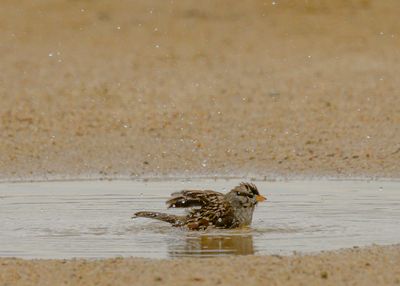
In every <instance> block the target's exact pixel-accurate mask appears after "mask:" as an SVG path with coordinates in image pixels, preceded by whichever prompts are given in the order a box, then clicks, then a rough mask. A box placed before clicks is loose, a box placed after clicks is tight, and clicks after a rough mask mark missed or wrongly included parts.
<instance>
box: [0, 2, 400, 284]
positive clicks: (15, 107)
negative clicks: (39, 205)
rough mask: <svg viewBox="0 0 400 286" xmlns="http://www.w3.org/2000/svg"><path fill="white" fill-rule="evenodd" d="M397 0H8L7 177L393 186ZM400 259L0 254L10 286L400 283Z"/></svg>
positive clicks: (398, 106)
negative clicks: (324, 178) (384, 180)
mask: <svg viewBox="0 0 400 286" xmlns="http://www.w3.org/2000/svg"><path fill="white" fill-rule="evenodd" d="M399 8H400V2H398V1H395V0H386V1H372V0H371V1H369V0H351V1H350V0H349V1H345V0H335V1H316V0H315V1H314V0H309V1H279V0H278V1H274V2H273V1H249V0H245V1H238V2H235V3H234V4H232V2H231V1H211V0H209V1H201V2H199V1H183V2H179V3H178V1H154V0H152V1H125V0H122V1H113V2H111V1H84V0H79V1H77V0H55V1H50V0H48V1H46V0H38V1H28V0H23V1H18V3H16V2H15V1H10V0H6V1H2V4H1V9H0V71H1V72H0V102H1V104H0V179H2V180H30V179H36V178H50V179H51V178H60V177H72V178H77V177H85V176H91V177H98V178H104V177H116V176H125V177H132V178H137V177H142V176H148V175H157V176H165V175H176V174H178V175H180V176H191V175H194V174H195V175H214V174H218V175H241V176H246V175H249V174H255V175H258V176H267V177H269V176H274V175H283V176H293V175H301V176H310V175H317V176H321V175H329V176H368V177H371V176H372V177H395V178H398V177H399V172H400V163H399V162H400V95H399V94H398V93H399V83H400V77H399V76H398V75H399V74H400V49H399V46H400V34H399V31H400V21H398V11H399ZM399 253H400V250H399V247H374V248H371V249H364V250H351V251H345V252H341V253H328V254H321V255H318V256H313V257H309V256H307V257H297V256H294V257H289V258H278V257H240V258H233V259H215V260H184V261H183V260H173V261H149V260H142V259H115V260H104V261H96V262H87V261H66V262H63V261H22V260H9V259H2V260H0V263H1V267H0V284H2V285H16V284H17V283H20V284H40V285H56V284H61V283H63V282H64V281H67V284H68V283H69V284H82V285H90V284H104V285H105V284H129V285H133V284H135V283H136V284H147V285H149V284H156V283H166V284H171V285H178V284H182V285H187V284H189V283H193V284H216V283H220V284H226V285H235V284H242V285H244V284H245V283H246V284H249V285H251V284H266V283H270V284H285V285H289V284H296V285H299V284H303V285H312V284H322V283H324V284H327V283H331V284H332V285H338V284H354V285H356V284H358V285H368V284H370V285H378V284H386V285H389V284H396V283H397V284H399V279H400V278H399V270H398V269H399V267H398V265H399V262H400V257H399V256H400V255H399ZM114 281H115V282H114ZM117 282H118V283H117Z"/></svg>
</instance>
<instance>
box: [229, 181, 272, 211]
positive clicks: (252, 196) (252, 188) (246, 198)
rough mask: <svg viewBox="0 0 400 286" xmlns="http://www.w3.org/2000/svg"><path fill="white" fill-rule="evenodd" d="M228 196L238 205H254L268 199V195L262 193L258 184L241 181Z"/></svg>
mask: <svg viewBox="0 0 400 286" xmlns="http://www.w3.org/2000/svg"><path fill="white" fill-rule="evenodd" d="M226 197H227V199H228V200H230V201H231V202H232V203H233V204H234V205H235V206H236V207H237V206H242V207H254V206H255V205H257V203H259V202H263V201H265V200H267V198H266V197H264V196H262V195H260V193H259V191H258V189H257V187H256V185H254V184H252V183H240V185H239V186H237V187H235V188H234V189H232V190H231V191H230V192H229V193H227V194H226Z"/></svg>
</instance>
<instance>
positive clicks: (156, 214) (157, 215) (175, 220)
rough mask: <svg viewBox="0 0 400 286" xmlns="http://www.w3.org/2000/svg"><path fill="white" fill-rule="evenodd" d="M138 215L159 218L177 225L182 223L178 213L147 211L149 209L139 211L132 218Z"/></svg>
mask: <svg viewBox="0 0 400 286" xmlns="http://www.w3.org/2000/svg"><path fill="white" fill-rule="evenodd" d="M136 217H146V218H152V219H158V220H161V221H165V222H168V223H170V224H173V225H175V226H179V225H181V223H182V220H181V217H179V216H177V215H171V214H166V213H160V212H147V211H143V212H137V213H135V214H134V215H133V217H132V218H136Z"/></svg>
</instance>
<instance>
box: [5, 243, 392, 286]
mask: <svg viewBox="0 0 400 286" xmlns="http://www.w3.org/2000/svg"><path fill="white" fill-rule="evenodd" d="M0 263H1V268H0V269H1V270H0V281H1V282H2V285H27V284H29V285H63V284H66V285H398V284H400V269H399V263H400V250H399V247H386V248H379V247H370V248H367V249H363V250H360V249H351V250H345V251H340V252H327V253H322V254H320V255H317V256H299V255H294V256H290V257H281V256H267V257H265V256H253V257H248V256H241V257H240V256H239V257H238V256H236V257H230V258H214V259H174V260H149V259H140V258H129V259H122V258H115V259H106V260H96V261H87V260H21V259H2V260H1V262H0Z"/></svg>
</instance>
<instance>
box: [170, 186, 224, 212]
mask: <svg viewBox="0 0 400 286" xmlns="http://www.w3.org/2000/svg"><path fill="white" fill-rule="evenodd" d="M171 196H172V197H171V198H170V199H169V200H168V201H167V202H166V203H167V206H168V208H171V207H174V208H190V207H202V206H205V205H213V204H218V203H219V202H220V201H221V200H222V199H223V198H224V194H222V193H219V192H214V191H209V190H206V191H200V190H183V191H180V192H176V193H173V194H172V195H171Z"/></svg>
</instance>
